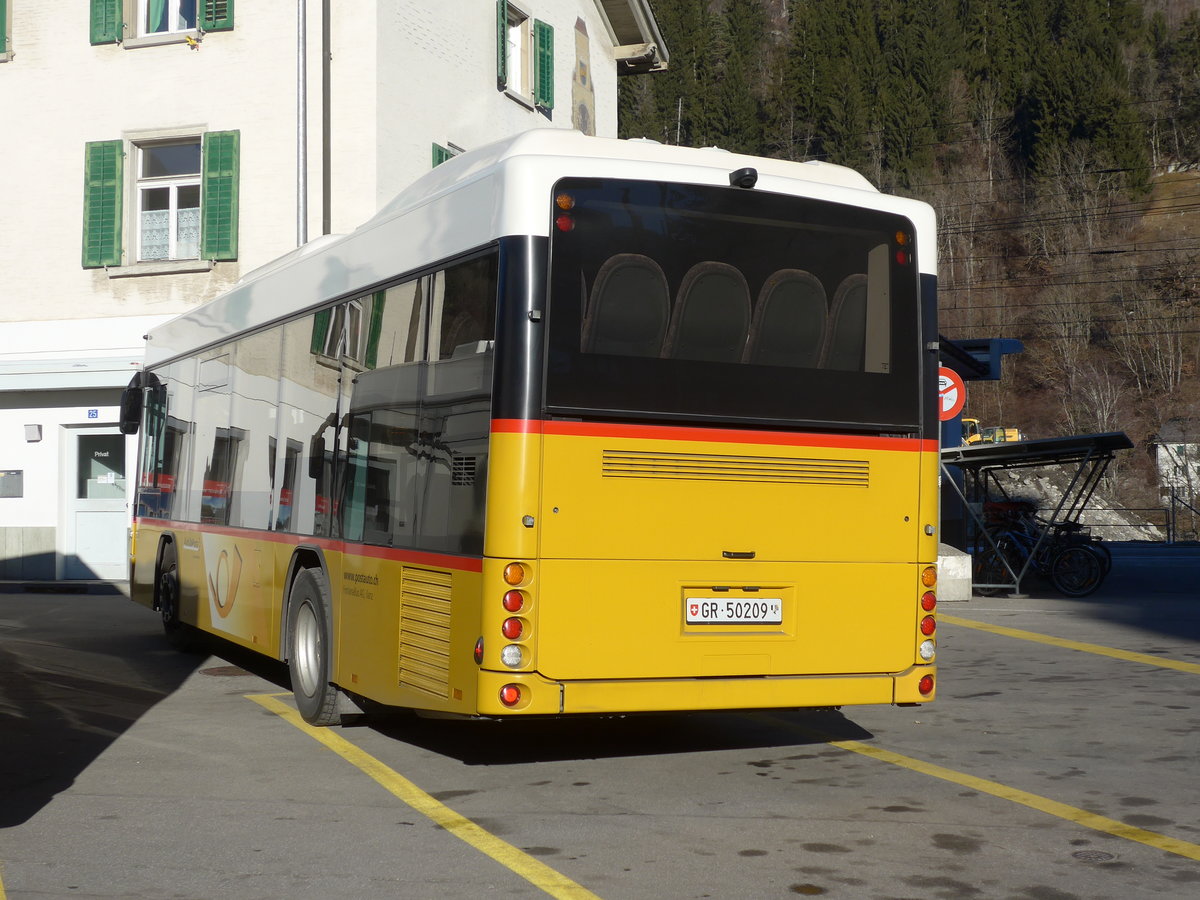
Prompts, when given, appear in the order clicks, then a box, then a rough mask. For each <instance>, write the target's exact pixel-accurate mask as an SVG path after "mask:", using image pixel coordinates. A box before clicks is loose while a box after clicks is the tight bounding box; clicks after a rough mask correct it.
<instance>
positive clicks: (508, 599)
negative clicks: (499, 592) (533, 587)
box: [504, 591, 525, 612]
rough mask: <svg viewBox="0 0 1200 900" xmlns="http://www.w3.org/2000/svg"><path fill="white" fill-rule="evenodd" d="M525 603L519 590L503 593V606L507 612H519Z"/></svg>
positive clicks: (523, 596)
mask: <svg viewBox="0 0 1200 900" xmlns="http://www.w3.org/2000/svg"><path fill="white" fill-rule="evenodd" d="M524 605H525V595H524V594H522V593H521V592H520V591H508V592H507V593H506V594H505V595H504V608H505V609H507V610H508V611H509V612H520V611H521V607H523V606H524Z"/></svg>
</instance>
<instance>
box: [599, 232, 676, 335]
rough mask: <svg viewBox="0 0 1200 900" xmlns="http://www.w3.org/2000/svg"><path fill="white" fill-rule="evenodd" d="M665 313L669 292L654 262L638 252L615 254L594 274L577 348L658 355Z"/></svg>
mask: <svg viewBox="0 0 1200 900" xmlns="http://www.w3.org/2000/svg"><path fill="white" fill-rule="evenodd" d="M670 309H671V288H670V287H669V286H668V284H667V276H666V275H664V274H663V270H662V269H661V268H660V267H659V265H658V263H656V262H655V261H654V260H652V259H650V257H648V256H642V255H641V254H639V253H618V254H617V255H616V256H612V257H609V259H607V260H606V261H605V263H604V265H602V266H601V267H600V271H599V272H597V273H596V280H595V282H594V283H593V284H592V294H591V299H590V300H589V301H588V307H587V313H586V315H585V317H584V320H583V335H582V346H581V348H580V349H582V350H583V352H584V353H609V354H612V355H614V356H658V355H659V354H660V353H661V352H662V343H663V337H664V336H665V335H666V331H667V319H668V316H669V314H670Z"/></svg>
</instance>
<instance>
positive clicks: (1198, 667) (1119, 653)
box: [938, 614, 1200, 675]
mask: <svg viewBox="0 0 1200 900" xmlns="http://www.w3.org/2000/svg"><path fill="white" fill-rule="evenodd" d="M938 621H940V622H947V623H949V624H951V625H961V626H963V627H964V628H974V629H976V630H978V631H990V632H991V633H992V634H1001V635H1004V636H1005V637H1011V638H1018V639H1020V640H1023V641H1036V642H1037V643H1039V644H1050V645H1051V646H1053V647H1065V648H1066V649H1068V650H1079V651H1080V652H1082V653H1095V654H1097V655H1099V656H1111V657H1112V658H1113V659H1123V660H1125V661H1126V662H1135V663H1144V664H1145V665H1148V666H1158V667H1159V668H1161V669H1178V670H1179V671H1180V672H1190V673H1191V674H1193V675H1200V663H1192V662H1184V661H1183V660H1179V659H1163V658H1162V657H1161V656H1151V655H1150V654H1149V653H1134V652H1132V651H1131V650H1118V649H1116V648H1115V647H1105V646H1103V645H1102V644H1085V643H1083V642H1082V641H1069V640H1067V639H1066V638H1057V637H1051V636H1050V635H1048V634H1038V633H1037V632H1036V631H1022V630H1021V629H1019V628H1006V627H1005V626H1003V625H989V624H987V623H986V622H976V621H974V620H973V619H960V618H959V617H958V616H947V615H944V614H939V615H938Z"/></svg>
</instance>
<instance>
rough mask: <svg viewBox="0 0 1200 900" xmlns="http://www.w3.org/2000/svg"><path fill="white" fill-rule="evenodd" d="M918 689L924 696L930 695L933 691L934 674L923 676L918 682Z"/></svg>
mask: <svg viewBox="0 0 1200 900" xmlns="http://www.w3.org/2000/svg"><path fill="white" fill-rule="evenodd" d="M917 690H918V691H920V692H921V694H922V696H929V695H930V694H932V693H933V676H932V675H925V676H923V677H922V678H921V680H920V681H918V682H917Z"/></svg>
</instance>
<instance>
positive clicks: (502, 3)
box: [496, 0, 508, 90]
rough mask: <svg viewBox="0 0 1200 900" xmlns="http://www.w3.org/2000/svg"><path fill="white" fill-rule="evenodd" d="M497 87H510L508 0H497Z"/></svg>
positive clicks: (501, 88)
mask: <svg viewBox="0 0 1200 900" xmlns="http://www.w3.org/2000/svg"><path fill="white" fill-rule="evenodd" d="M496 87H497V88H498V89H500V90H504V89H505V88H507V87H508V0H496Z"/></svg>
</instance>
